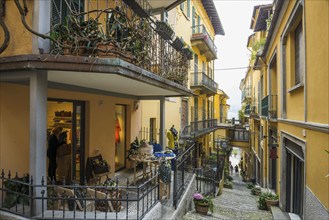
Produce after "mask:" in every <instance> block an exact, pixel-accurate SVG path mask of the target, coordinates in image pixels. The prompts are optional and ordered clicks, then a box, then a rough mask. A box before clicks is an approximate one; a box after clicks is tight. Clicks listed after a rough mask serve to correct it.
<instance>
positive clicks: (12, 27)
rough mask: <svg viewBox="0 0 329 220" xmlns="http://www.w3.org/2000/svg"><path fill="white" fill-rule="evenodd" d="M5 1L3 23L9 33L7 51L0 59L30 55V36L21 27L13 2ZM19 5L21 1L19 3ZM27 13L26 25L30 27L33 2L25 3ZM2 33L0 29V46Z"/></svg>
mask: <svg viewBox="0 0 329 220" xmlns="http://www.w3.org/2000/svg"><path fill="white" fill-rule="evenodd" d="M5 1H6V11H5V17H4V23H5V24H6V26H7V28H8V31H9V33H10V41H9V45H8V47H7V49H6V50H5V51H4V52H3V53H1V54H0V57H4V56H12V55H21V54H31V53H32V34H31V33H30V32H29V31H28V30H27V29H26V28H25V27H24V26H23V24H22V22H21V15H20V13H19V11H18V8H17V7H16V4H15V2H14V1H13V0H5ZM20 2H21V4H23V3H22V1H20ZM26 3H27V7H28V9H29V12H28V13H27V16H26V21H27V24H28V25H29V26H30V27H32V16H33V7H34V1H26ZM3 37H4V32H3V30H2V28H0V39H1V40H0V44H2V42H3V39H4V38H3Z"/></svg>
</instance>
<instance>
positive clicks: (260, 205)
mask: <svg viewBox="0 0 329 220" xmlns="http://www.w3.org/2000/svg"><path fill="white" fill-rule="evenodd" d="M265 199H266V196H265V194H264V193H261V194H260V195H259V198H258V208H259V209H261V210H267V206H266V200H265Z"/></svg>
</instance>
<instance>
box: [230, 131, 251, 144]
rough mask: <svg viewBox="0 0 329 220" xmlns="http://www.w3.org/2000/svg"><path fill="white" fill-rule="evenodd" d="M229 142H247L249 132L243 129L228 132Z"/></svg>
mask: <svg viewBox="0 0 329 220" xmlns="http://www.w3.org/2000/svg"><path fill="white" fill-rule="evenodd" d="M229 137H230V141H242V142H248V141H249V131H247V130H246V129H245V128H234V129H230V130H229Z"/></svg>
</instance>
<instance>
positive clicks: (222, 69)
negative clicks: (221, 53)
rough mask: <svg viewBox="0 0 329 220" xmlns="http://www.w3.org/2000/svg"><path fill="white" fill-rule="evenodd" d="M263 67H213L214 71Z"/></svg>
mask: <svg viewBox="0 0 329 220" xmlns="http://www.w3.org/2000/svg"><path fill="white" fill-rule="evenodd" d="M260 67H263V65H260V66H241V67H230V68H223V69H214V71H223V70H239V69H248V68H260Z"/></svg>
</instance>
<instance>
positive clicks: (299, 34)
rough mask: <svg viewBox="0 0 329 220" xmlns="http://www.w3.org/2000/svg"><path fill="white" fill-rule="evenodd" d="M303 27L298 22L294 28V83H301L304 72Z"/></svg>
mask: <svg viewBox="0 0 329 220" xmlns="http://www.w3.org/2000/svg"><path fill="white" fill-rule="evenodd" d="M303 61H304V51H303V27H302V22H300V23H299V25H298V26H297V28H296V30H295V85H298V84H300V83H302V77H303V74H304V65H303V64H304V62H303Z"/></svg>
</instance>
